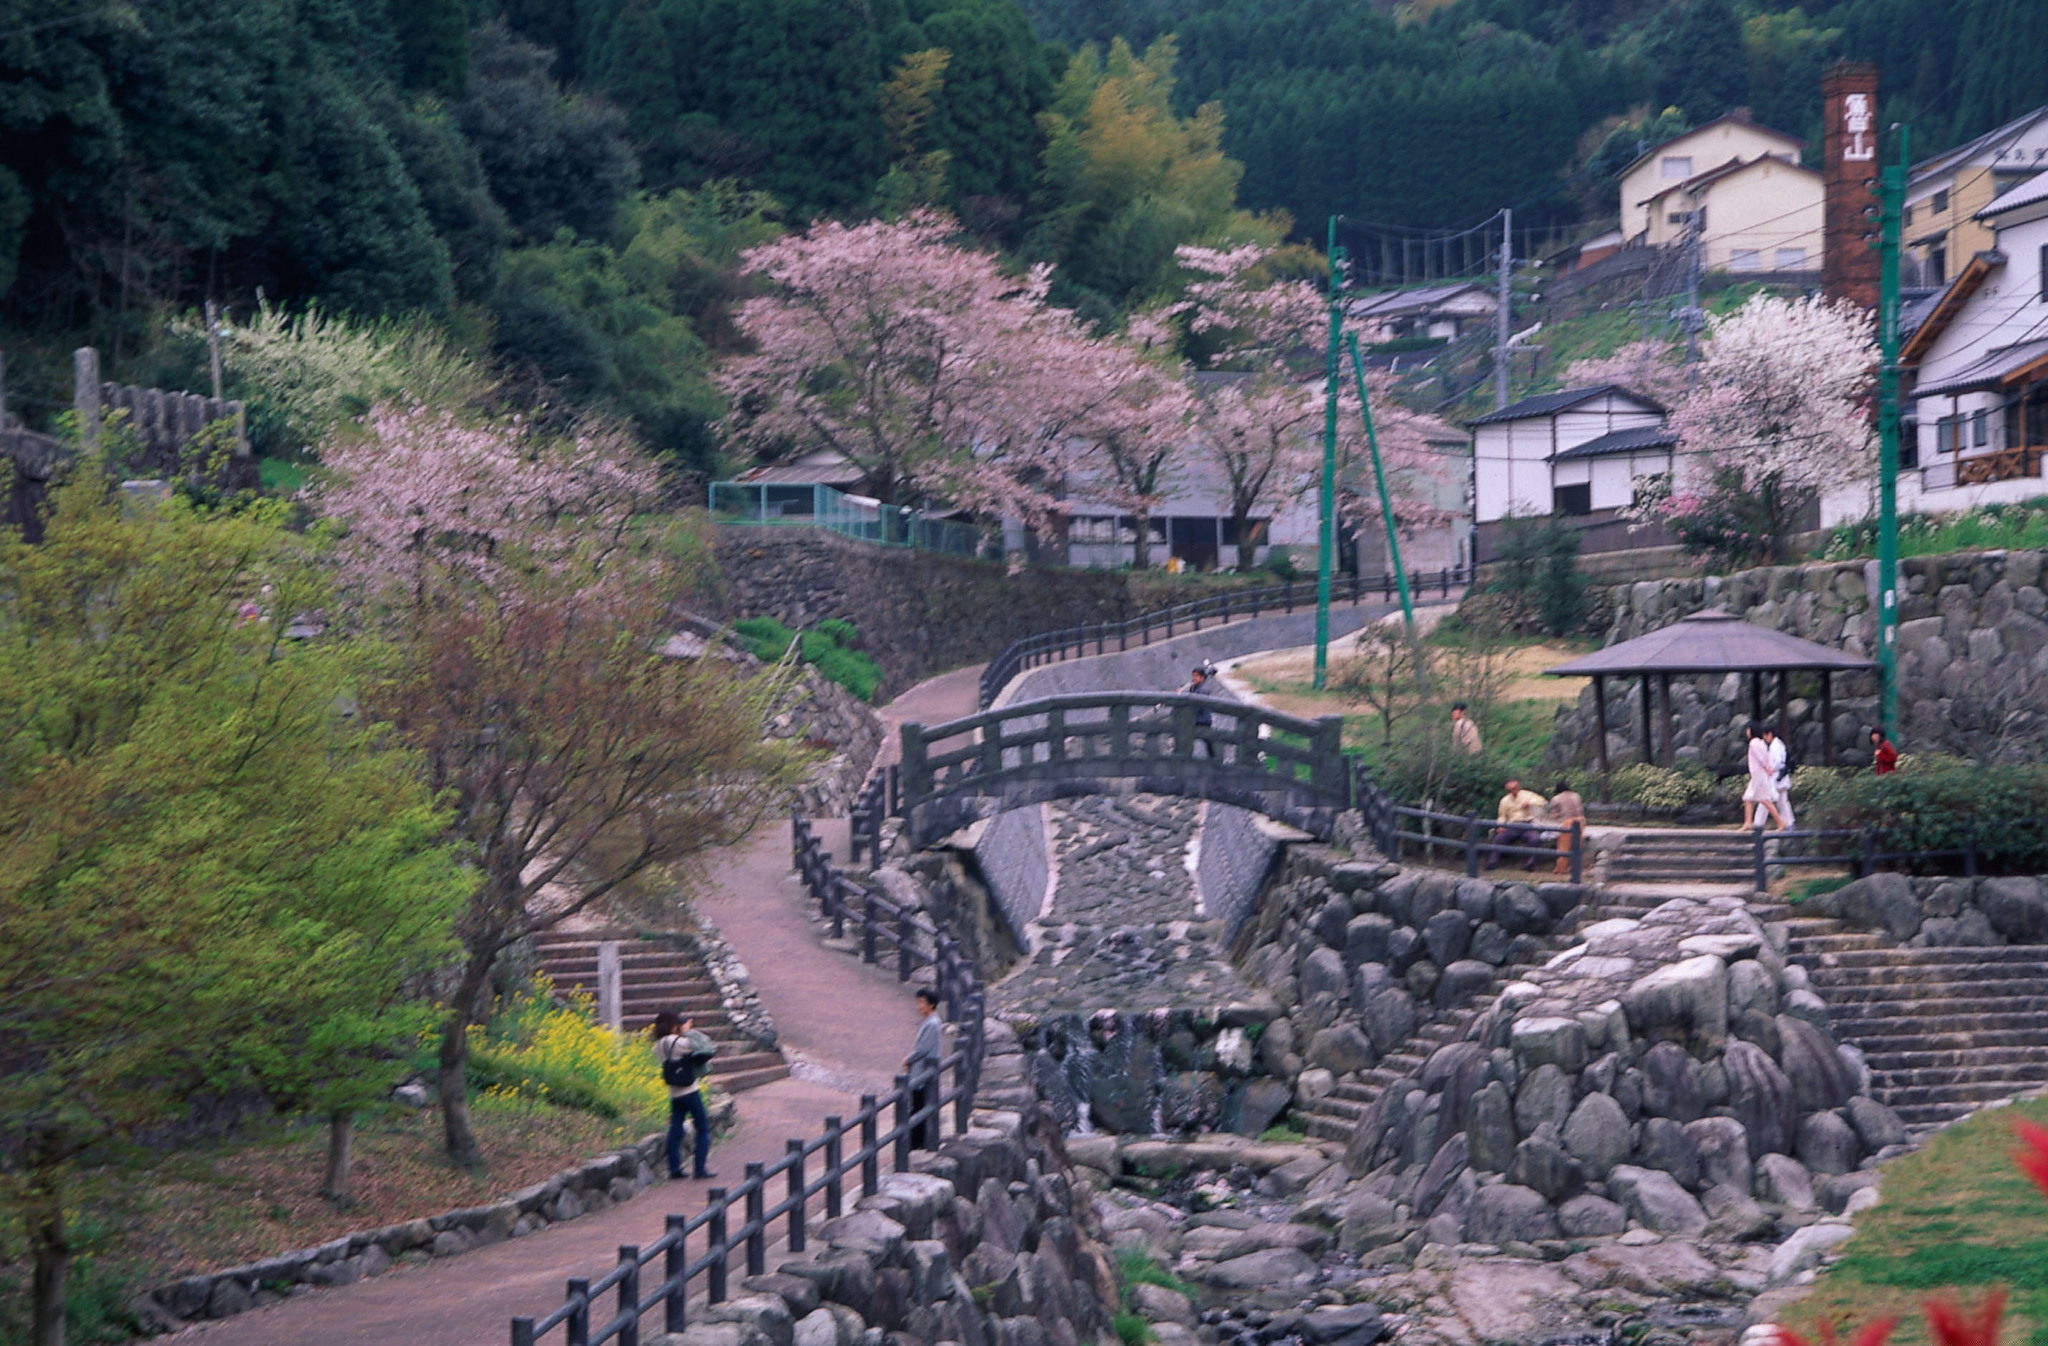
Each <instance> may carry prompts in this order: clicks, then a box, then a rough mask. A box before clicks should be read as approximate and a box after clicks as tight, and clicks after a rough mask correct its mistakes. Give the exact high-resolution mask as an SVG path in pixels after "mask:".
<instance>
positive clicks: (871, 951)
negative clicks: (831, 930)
mask: <svg viewBox="0 0 2048 1346" xmlns="http://www.w3.org/2000/svg"><path fill="white" fill-rule="evenodd" d="M877 924H879V921H878V919H877V912H876V903H875V894H874V890H873V889H867V890H865V891H864V892H862V894H861V904H860V960H861V961H862V962H863V963H872V962H874V961H875V927H876V925H877Z"/></svg>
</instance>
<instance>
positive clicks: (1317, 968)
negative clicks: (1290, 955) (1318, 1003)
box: [1301, 948, 1349, 1001]
mask: <svg viewBox="0 0 2048 1346" xmlns="http://www.w3.org/2000/svg"><path fill="white" fill-rule="evenodd" d="M1348 980H1349V978H1348V976H1347V975H1346V973H1345V971H1344V956H1343V955H1342V954H1340V953H1338V952H1337V951H1336V950H1335V949H1327V948H1326V949H1317V950H1316V951H1315V952H1314V953H1312V954H1310V955H1309V956H1308V957H1306V958H1304V959H1302V960H1301V998H1302V1000H1304V1001H1309V1000H1314V999H1315V998H1316V997H1317V996H1319V995H1326V996H1329V997H1330V998H1331V999H1333V1000H1342V999H1343V998H1344V993H1345V991H1346V990H1347V989H1348V988H1347V987H1346V986H1345V982H1346V981H1348Z"/></svg>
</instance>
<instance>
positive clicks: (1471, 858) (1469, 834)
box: [1465, 811, 1479, 879]
mask: <svg viewBox="0 0 2048 1346" xmlns="http://www.w3.org/2000/svg"><path fill="white" fill-rule="evenodd" d="M1465 877H1466V878H1468V879H1476V878H1478V877H1479V814H1478V813H1477V812H1476V811H1474V812H1471V813H1467V814H1466V815H1465Z"/></svg>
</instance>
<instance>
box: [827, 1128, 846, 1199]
mask: <svg viewBox="0 0 2048 1346" xmlns="http://www.w3.org/2000/svg"><path fill="white" fill-rule="evenodd" d="M845 1135H846V1121H845V1119H844V1118H841V1117H827V1118H826V1119H825V1218H826V1219H828V1220H836V1219H838V1218H839V1214H840V1212H841V1211H842V1210H843V1209H844V1208H845V1200H846V1197H845V1178H846V1170H845V1167H844V1155H843V1149H844V1147H843V1146H842V1144H841V1143H840V1142H841V1139H842V1137H844V1136H845Z"/></svg>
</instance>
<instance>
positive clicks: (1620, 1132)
mask: <svg viewBox="0 0 2048 1346" xmlns="http://www.w3.org/2000/svg"><path fill="white" fill-rule="evenodd" d="M1632 1140H1633V1138H1632V1136H1631V1134H1630V1127H1629V1121H1628V1114H1627V1113H1625V1112H1623V1111H1622V1110H1621V1104H1619V1103H1617V1102H1615V1101H1614V1098H1613V1096H1612V1095H1609V1094H1587V1095H1586V1096H1585V1097H1584V1098H1582V1099H1580V1100H1579V1105H1578V1106H1577V1107H1576V1108H1573V1109H1572V1115H1571V1118H1570V1120H1568V1121H1566V1122H1565V1124H1564V1147H1565V1150H1566V1151H1567V1152H1568V1153H1570V1155H1571V1156H1572V1158H1574V1159H1576V1160H1578V1161H1579V1162H1580V1163H1581V1164H1583V1165H1585V1167H1586V1176H1587V1177H1589V1178H1592V1179H1593V1180H1594V1181H1596V1182H1597V1181H1600V1180H1603V1179H1605V1178H1606V1177H1607V1174H1608V1172H1609V1170H1611V1169H1612V1168H1613V1167H1614V1166H1615V1165H1616V1164H1619V1163H1620V1162H1622V1160H1624V1159H1626V1158H1628V1154H1629V1149H1630V1146H1631V1144H1632Z"/></svg>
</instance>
